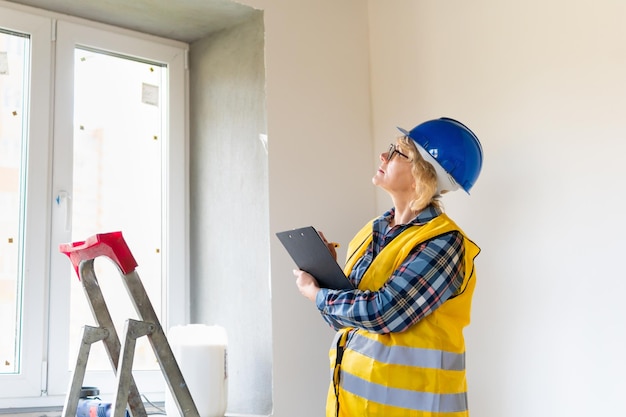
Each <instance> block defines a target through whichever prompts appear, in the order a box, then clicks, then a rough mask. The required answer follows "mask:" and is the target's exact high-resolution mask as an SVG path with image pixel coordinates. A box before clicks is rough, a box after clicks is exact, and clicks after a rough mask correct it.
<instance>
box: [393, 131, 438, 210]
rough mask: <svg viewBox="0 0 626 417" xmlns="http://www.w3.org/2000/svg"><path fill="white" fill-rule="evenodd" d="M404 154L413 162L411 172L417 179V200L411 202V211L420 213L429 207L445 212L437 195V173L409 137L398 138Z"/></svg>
mask: <svg viewBox="0 0 626 417" xmlns="http://www.w3.org/2000/svg"><path fill="white" fill-rule="evenodd" d="M398 143H399V147H400V150H401V151H402V153H405V154H407V156H408V157H409V160H410V161H411V172H412V173H413V178H414V179H415V200H413V201H412V202H411V210H413V211H414V212H416V213H418V212H420V211H422V210H423V209H424V208H426V207H427V206H428V205H431V204H432V205H433V206H435V207H436V208H438V209H439V210H442V211H443V204H442V203H441V199H440V197H441V196H440V195H439V194H437V172H436V171H435V167H433V166H432V165H431V164H430V163H429V162H428V161H426V160H425V159H424V158H423V157H422V155H420V153H419V151H418V150H417V145H415V142H413V139H411V138H409V137H408V136H401V137H399V138H398Z"/></svg>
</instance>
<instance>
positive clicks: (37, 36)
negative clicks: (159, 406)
mask: <svg viewBox="0 0 626 417" xmlns="http://www.w3.org/2000/svg"><path fill="white" fill-rule="evenodd" d="M0 7H1V5H0ZM1 10H2V12H1V13H0V26H2V27H3V28H5V29H8V30H11V31H15V32H20V33H26V34H28V35H29V36H30V53H31V55H30V80H29V83H28V84H29V90H30V92H31V93H32V94H31V97H30V99H29V100H28V103H29V107H28V114H27V115H26V117H28V119H27V120H28V121H27V129H28V138H29V139H28V145H27V147H28V160H27V164H28V166H29V167H31V168H32V169H33V170H34V172H32V171H31V172H29V175H27V181H28V183H27V185H26V189H27V191H26V194H27V195H26V199H27V202H28V204H27V206H26V207H27V208H26V219H27V220H26V225H25V233H24V242H23V245H24V257H25V258H26V262H25V263H24V277H23V280H24V287H25V288H28V289H29V290H28V291H24V292H23V301H22V313H23V323H28V325H24V326H22V342H21V345H22V352H21V353H22V355H21V363H22V366H21V372H20V373H19V374H17V375H0V393H2V394H0V395H2V396H9V397H22V396H39V395H41V391H42V388H43V385H42V380H43V378H44V376H45V370H44V365H43V361H42V359H43V357H44V355H45V351H44V345H43V344H42V340H41V335H42V334H44V333H45V318H46V304H47V303H46V295H45V288H46V282H47V276H48V268H47V264H48V262H47V260H48V252H49V251H48V243H47V242H48V239H47V236H49V234H46V233H42V231H44V230H46V219H47V218H48V213H49V204H48V192H47V190H48V178H49V175H48V172H49V163H48V154H49V151H50V148H51V147H50V140H49V138H50V136H51V135H50V125H51V123H50V112H49V107H50V101H51V94H50V91H51V72H50V63H51V62H52V54H51V49H50V42H51V30H50V29H51V21H50V19H45V18H42V17H39V16H34V15H29V14H27V13H22V12H19V11H15V10H10V9H1ZM35 95H36V96H37V99H34V96H35ZM28 259H30V260H35V259H36V260H37V262H33V261H31V262H28Z"/></svg>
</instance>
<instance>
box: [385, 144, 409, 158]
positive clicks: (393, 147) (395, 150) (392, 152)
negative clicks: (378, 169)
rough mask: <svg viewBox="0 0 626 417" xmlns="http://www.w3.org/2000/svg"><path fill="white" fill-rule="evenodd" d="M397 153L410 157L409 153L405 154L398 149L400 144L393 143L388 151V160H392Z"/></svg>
mask: <svg viewBox="0 0 626 417" xmlns="http://www.w3.org/2000/svg"><path fill="white" fill-rule="evenodd" d="M396 154H398V155H400V156H403V157H404V158H406V159H410V158H409V156H408V155H407V154H404V153H402V152H400V151H399V150H398V145H394V144H393V143H392V144H391V145H389V150H388V151H387V162H391V159H392V158H393V157H394V156H396Z"/></svg>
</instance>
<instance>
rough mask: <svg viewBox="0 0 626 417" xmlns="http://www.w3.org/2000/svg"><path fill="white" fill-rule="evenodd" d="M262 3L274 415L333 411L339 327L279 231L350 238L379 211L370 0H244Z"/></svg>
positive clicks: (256, 4) (300, 416)
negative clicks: (304, 283) (307, 294)
mask: <svg viewBox="0 0 626 417" xmlns="http://www.w3.org/2000/svg"><path fill="white" fill-rule="evenodd" d="M240 2H241V3H244V4H248V5H250V6H252V7H256V8H259V9H262V10H263V15H264V25H265V63H266V80H267V82H266V92H267V99H266V103H267V128H268V132H267V133H268V136H269V159H268V169H269V197H270V198H269V205H270V207H269V213H270V249H271V280H272V334H273V395H274V398H273V400H274V402H273V404H274V415H275V416H279V417H291V416H298V417H308V416H311V417H319V416H321V415H324V408H325V407H324V406H325V401H326V391H327V388H328V381H329V380H328V375H329V365H328V359H327V355H328V348H329V346H330V342H331V339H332V336H333V332H332V331H331V330H330V329H329V328H328V327H327V326H326V324H325V323H324V322H323V320H322V319H321V318H320V317H319V313H318V312H317V310H316V309H315V307H314V306H313V305H312V303H311V302H310V301H308V300H306V299H305V298H303V297H302V296H301V295H300V294H299V293H298V291H297V289H296V286H295V282H294V277H293V275H292V272H291V271H292V269H293V267H294V265H293V262H292V261H291V259H290V258H289V256H288V255H287V253H286V252H285V250H284V249H283V248H282V246H281V245H280V242H279V241H278V239H277V238H276V237H275V236H274V233H275V232H278V231H281V230H285V229H289V228H295V227H300V226H306V225H314V226H315V227H317V228H319V229H320V230H322V231H325V232H326V234H327V236H328V237H329V238H332V239H333V240H336V241H338V242H341V243H342V244H343V248H341V249H342V251H341V256H345V246H347V243H348V240H349V239H350V238H351V237H352V235H353V234H354V233H355V231H356V230H357V229H358V228H359V227H360V226H361V224H362V223H363V222H365V221H366V220H368V219H369V218H371V217H372V216H373V215H374V214H375V207H374V204H373V203H374V190H373V187H372V185H371V176H372V175H373V171H372V165H371V155H372V139H371V129H370V126H371V120H370V100H369V70H368V67H369V55H368V33H367V25H368V22H367V4H366V3H365V2H363V1H362V0H342V1H340V2H337V1H335V0H315V1H308V0H306V1H303V0H297V1H294V0H284V1H276V0H269V1H262V0H246V1H240Z"/></svg>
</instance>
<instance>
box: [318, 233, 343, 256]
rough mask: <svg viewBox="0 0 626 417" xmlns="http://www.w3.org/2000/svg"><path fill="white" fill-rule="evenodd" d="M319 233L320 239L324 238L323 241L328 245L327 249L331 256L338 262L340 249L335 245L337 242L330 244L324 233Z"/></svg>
mask: <svg viewBox="0 0 626 417" xmlns="http://www.w3.org/2000/svg"><path fill="white" fill-rule="evenodd" d="M317 233H318V234H319V235H320V237H321V238H322V240H323V241H324V243H325V244H326V247H327V248H328V250H329V251H330V254H331V255H333V258H334V259H335V261H336V260H337V248H338V247H339V244H338V243H335V242H329V241H328V240H326V237H325V236H324V233H322V232H320V231H318V232H317Z"/></svg>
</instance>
